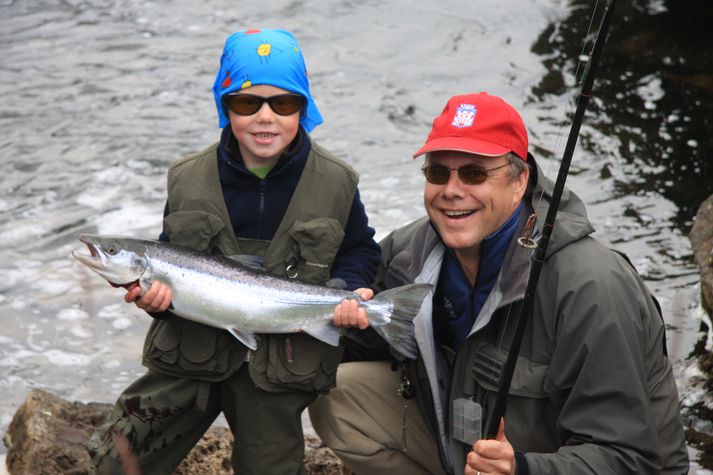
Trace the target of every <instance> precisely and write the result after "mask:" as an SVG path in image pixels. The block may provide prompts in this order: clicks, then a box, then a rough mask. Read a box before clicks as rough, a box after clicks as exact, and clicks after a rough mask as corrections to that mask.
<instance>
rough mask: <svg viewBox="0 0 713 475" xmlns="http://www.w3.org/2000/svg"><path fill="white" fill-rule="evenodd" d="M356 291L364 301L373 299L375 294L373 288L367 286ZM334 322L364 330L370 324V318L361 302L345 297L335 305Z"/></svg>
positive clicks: (345, 326) (336, 324)
mask: <svg viewBox="0 0 713 475" xmlns="http://www.w3.org/2000/svg"><path fill="white" fill-rule="evenodd" d="M354 293H355V294H359V297H361V299H362V300H363V301H367V300H371V298H372V297H373V296H374V291H373V290H371V289H365V288H361V289H356V290H355V291H354ZM332 323H334V326H336V327H340V328H353V327H358V328H359V329H360V330H364V329H365V328H366V327H368V326H369V319H368V318H367V316H366V309H364V307H362V306H360V305H359V302H357V301H356V300H351V299H345V300H343V301H342V302H341V303H340V304H338V305H337V306H336V307H334V315H333V316H332Z"/></svg>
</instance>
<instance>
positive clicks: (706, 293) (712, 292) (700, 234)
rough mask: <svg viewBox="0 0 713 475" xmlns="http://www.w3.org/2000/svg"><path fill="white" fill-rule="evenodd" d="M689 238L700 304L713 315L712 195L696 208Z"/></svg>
mask: <svg viewBox="0 0 713 475" xmlns="http://www.w3.org/2000/svg"><path fill="white" fill-rule="evenodd" d="M689 237H690V239H691V246H692V248H693V259H694V260H695V262H696V264H697V265H698V268H699V269H700V274H701V303H702V305H703V308H704V309H705V311H706V312H707V313H708V315H713V195H711V196H709V197H708V199H707V200H705V201H704V202H703V204H702V205H701V206H700V207H699V208H698V213H696V221H695V223H694V224H693V229H691V234H690V235H689Z"/></svg>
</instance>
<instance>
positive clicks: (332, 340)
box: [304, 321, 340, 346]
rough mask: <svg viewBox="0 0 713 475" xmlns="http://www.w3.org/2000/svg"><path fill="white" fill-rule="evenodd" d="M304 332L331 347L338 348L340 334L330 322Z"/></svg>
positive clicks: (306, 329)
mask: <svg viewBox="0 0 713 475" xmlns="http://www.w3.org/2000/svg"><path fill="white" fill-rule="evenodd" d="M304 332H305V333H308V334H310V335H312V336H313V337H315V338H316V339H318V340H321V341H323V342H325V343H328V344H330V345H332V346H339V337H340V333H339V330H338V329H337V327H335V326H334V325H332V324H331V322H328V321H325V322H324V324H323V325H319V326H314V327H309V328H305V329H304Z"/></svg>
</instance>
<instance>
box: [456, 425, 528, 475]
mask: <svg viewBox="0 0 713 475" xmlns="http://www.w3.org/2000/svg"><path fill="white" fill-rule="evenodd" d="M515 468H516V467H515V449H513V447H512V445H510V442H508V439H507V438H506V437H505V421H504V420H503V419H500V428H499V429H498V434H497V435H496V436H495V438H494V439H481V440H478V441H476V442H475V444H473V450H471V451H470V452H469V453H468V459H467V465H466V466H465V471H464V473H465V475H485V474H488V475H490V474H493V473H494V474H501V475H515Z"/></svg>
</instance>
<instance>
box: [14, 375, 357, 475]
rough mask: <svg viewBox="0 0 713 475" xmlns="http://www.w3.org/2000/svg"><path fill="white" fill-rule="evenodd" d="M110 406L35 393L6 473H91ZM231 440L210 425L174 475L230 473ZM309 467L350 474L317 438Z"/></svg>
mask: <svg viewBox="0 0 713 475" xmlns="http://www.w3.org/2000/svg"><path fill="white" fill-rule="evenodd" d="M111 407H112V406H111V404H101V403H88V404H84V403H80V402H70V401H66V400H64V399H62V398H60V397H58V396H56V395H54V394H52V393H49V392H46V391H42V390H39V389H33V390H32V391H30V393H29V394H28V396H27V398H26V399H25V401H24V403H23V404H22V405H21V406H20V408H19V409H18V410H17V412H16V413H15V415H14V417H13V419H12V422H11V423H10V426H9V427H8V430H7V433H6V434H5V437H4V440H3V441H4V443H5V446H6V447H7V448H8V452H7V460H6V462H7V469H8V471H9V473H12V474H13V475H60V474H61V475H84V474H91V473H92V469H91V459H90V456H89V453H88V451H87V449H86V445H87V442H88V441H89V438H90V437H91V435H92V433H93V432H94V428H95V427H96V426H97V425H99V424H101V423H102V422H103V421H104V420H105V419H106V417H107V416H108V415H109V412H110V411H111ZM232 446H233V437H232V434H231V433H230V430H229V429H228V428H226V427H218V426H214V427H211V428H210V429H209V430H208V432H206V434H205V435H204V436H203V438H202V439H201V440H200V441H199V442H198V444H197V445H196V446H195V447H194V448H193V450H192V451H191V452H190V453H189V454H188V456H187V457H186V458H185V459H184V460H183V461H182V462H181V464H180V465H179V466H178V467H177V468H176V471H175V472H174V475H216V474H232V473H233V470H232V467H231V464H230V454H231V450H232ZM305 467H306V469H307V473H308V474H310V475H347V474H350V473H351V472H350V471H349V470H348V469H347V468H345V467H344V466H343V465H342V463H341V461H340V460H339V459H338V458H337V456H336V455H334V453H333V452H332V451H331V450H330V449H329V448H327V447H325V446H324V445H323V444H322V441H321V440H320V439H318V438H317V437H313V436H306V437H305Z"/></svg>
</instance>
